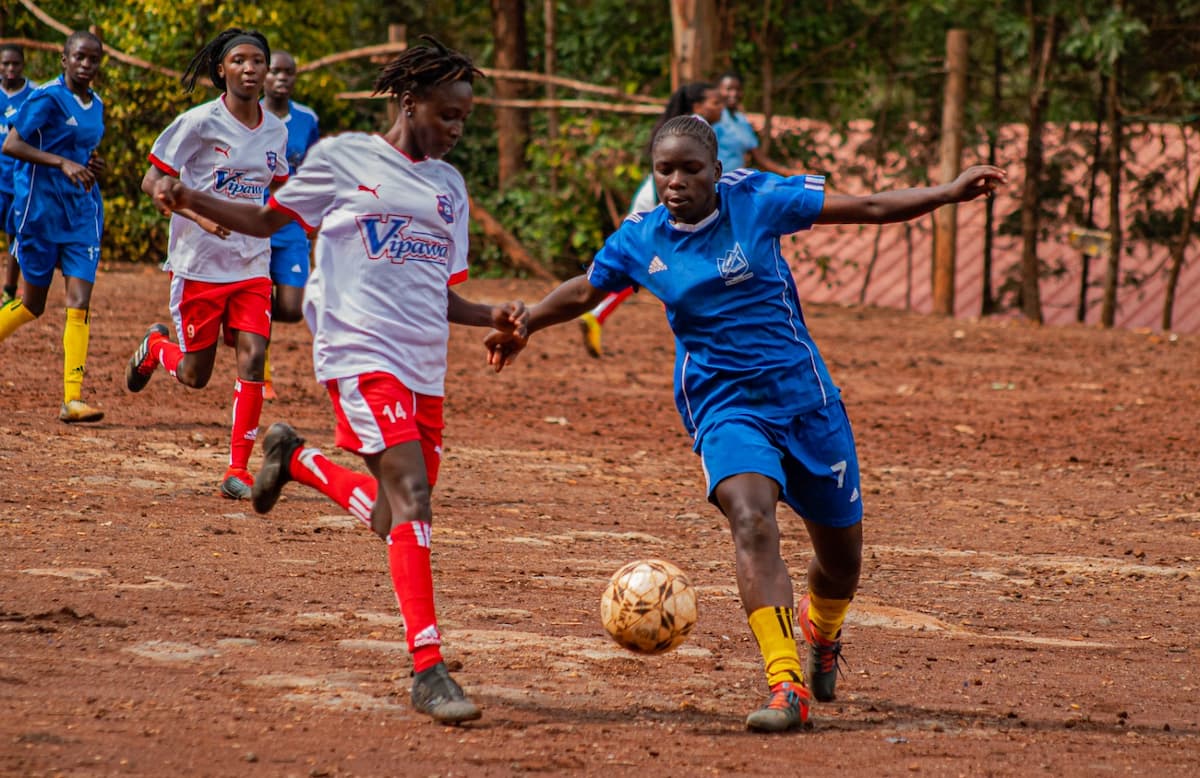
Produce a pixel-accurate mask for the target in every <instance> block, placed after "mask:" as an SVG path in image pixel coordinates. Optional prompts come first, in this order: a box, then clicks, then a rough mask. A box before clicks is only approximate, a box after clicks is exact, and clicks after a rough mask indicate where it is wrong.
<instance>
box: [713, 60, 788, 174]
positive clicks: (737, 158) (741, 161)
mask: <svg viewBox="0 0 1200 778" xmlns="http://www.w3.org/2000/svg"><path fill="white" fill-rule="evenodd" d="M717 89H718V90H719V91H720V93H721V99H722V100H723V101H724V103H725V108H724V110H723V111H722V112H721V116H720V118H719V119H718V120H717V121H716V122H715V123H714V124H713V130H714V131H715V132H716V133H717V155H718V158H719V159H720V161H721V167H722V169H723V170H724V171H725V172H726V173H732V172H733V171H735V170H737V169H738V168H740V167H745V166H746V163H747V159H746V157H747V156H748V157H749V158H750V159H749V162H750V167H753V168H755V169H756V170H766V171H767V172H769V173H778V174H779V175H781V176H786V175H789V174H790V173H791V171H789V170H788V169H787V168H786V167H785V166H783V165H780V164H779V163H778V162H776V161H775V160H773V159H771V158H770V157H768V156H767V154H766V152H764V151H763V150H762V147H761V146H760V145H759V142H758V133H756V132H755V131H754V127H753V126H751V124H750V120H749V119H747V118H746V114H745V113H743V112H742V107H741V103H742V76H741V74H739V73H737V72H736V71H732V70H731V71H728V72H727V73H724V74H723V75H722V76H721V78H719V79H718V80H717Z"/></svg>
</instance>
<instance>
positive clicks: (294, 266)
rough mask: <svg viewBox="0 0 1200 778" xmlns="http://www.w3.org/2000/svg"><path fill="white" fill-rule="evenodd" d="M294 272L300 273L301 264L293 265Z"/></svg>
mask: <svg viewBox="0 0 1200 778" xmlns="http://www.w3.org/2000/svg"><path fill="white" fill-rule="evenodd" d="M292 272H293V273H299V272H300V266H299V265H292Z"/></svg>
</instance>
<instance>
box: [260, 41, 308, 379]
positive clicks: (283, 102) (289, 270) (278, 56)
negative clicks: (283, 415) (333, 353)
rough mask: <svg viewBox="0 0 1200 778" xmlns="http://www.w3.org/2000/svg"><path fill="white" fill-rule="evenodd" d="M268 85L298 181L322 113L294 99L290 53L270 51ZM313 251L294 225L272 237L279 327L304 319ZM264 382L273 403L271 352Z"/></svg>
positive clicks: (274, 311) (270, 106) (268, 102)
mask: <svg viewBox="0 0 1200 778" xmlns="http://www.w3.org/2000/svg"><path fill="white" fill-rule="evenodd" d="M264 83H265V90H264V92H263V101H262V104H263V107H264V108H266V109H267V110H268V111H270V112H271V113H273V114H275V115H276V116H278V117H279V119H280V120H281V121H282V122H283V124H284V126H286V127H287V131H288V140H287V161H288V175H289V176H294V175H296V169H297V168H299V167H300V163H301V162H303V161H304V155H305V154H307V153H308V150H309V148H311V147H312V145H313V144H314V143H316V142H317V140H319V139H320V137H321V134H320V132H319V131H318V129H317V114H316V112H315V111H313V109H311V108H309V107H308V106H307V105H304V104H302V103H298V102H296V101H295V100H293V99H292V89H293V88H294V87H295V86H296V60H295V59H294V58H293V57H292V55H291V54H288V53H287V52H286V51H273V52H271V66H270V68H268V69H267V77H266V81H265V82H264ZM309 249H310V246H309V242H308V236H307V235H306V234H305V233H304V228H302V227H301V226H300V225H299V224H297V223H295V222H291V223H289V224H288V225H287V226H285V227H283V228H282V229H281V230H279V232H276V233H275V234H274V235H272V236H271V283H272V284H274V298H273V300H272V303H271V319H272V321H273V322H275V323H277V324H278V323H280V322H284V323H289V324H290V323H294V322H298V321H300V320H301V319H303V318H304V311H303V309H302V303H303V302H304V284H305V282H307V281H308V266H309ZM263 379H264V382H265V383H264V384H263V397H264V398H265V399H267V400H274V399H275V398H276V394H275V387H274V385H273V384H272V382H271V354H270V349H268V351H267V358H266V359H265V360H264V362H263Z"/></svg>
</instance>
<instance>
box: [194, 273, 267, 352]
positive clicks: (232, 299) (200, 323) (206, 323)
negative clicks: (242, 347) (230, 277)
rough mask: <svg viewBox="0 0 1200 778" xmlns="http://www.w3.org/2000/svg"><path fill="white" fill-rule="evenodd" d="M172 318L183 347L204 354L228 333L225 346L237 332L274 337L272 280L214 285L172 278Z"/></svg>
mask: <svg viewBox="0 0 1200 778" xmlns="http://www.w3.org/2000/svg"><path fill="white" fill-rule="evenodd" d="M171 316H172V318H174V320H175V331H176V332H178V333H179V347H180V348H181V349H182V350H183V351H184V352H188V351H201V350H203V349H206V348H208V347H209V346H211V345H213V344H214V343H216V342H217V338H219V337H220V336H221V330H222V329H224V330H225V345H227V346H232V345H233V333H234V332H236V331H239V330H241V331H244V332H252V333H254V334H255V335H262V336H263V337H264V338H270V337H271V279H269V278H248V279H246V280H245V281H227V282H223V283H219V284H218V283H210V282H207V281H193V280H191V279H187V278H180V277H179V276H176V275H172V276H171Z"/></svg>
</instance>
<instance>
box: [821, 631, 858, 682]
mask: <svg viewBox="0 0 1200 778" xmlns="http://www.w3.org/2000/svg"><path fill="white" fill-rule="evenodd" d="M814 648H816V649H817V656H818V657H819V659H820V665H821V672H823V673H828V672H832V671H833V670H837V674H838V675H839V676H840V677H842V678H845V677H846V672H845V670H843V669H842V668H843V667H849V666H850V663H849V662H847V661H846V658H845V657H843V656H842V642H841V641H840V640H837V641H834V642H833V643H825V642H823V641H822V642H821V643H818V644H816V645H815V646H814Z"/></svg>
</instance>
